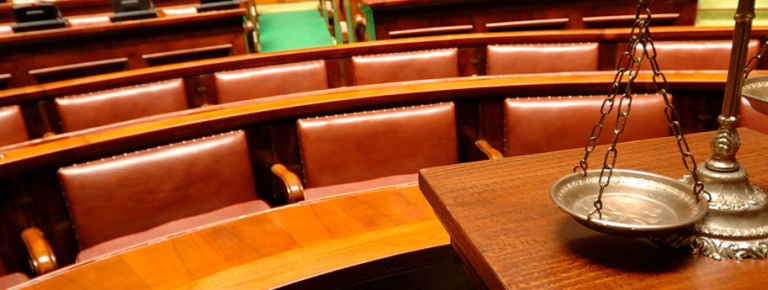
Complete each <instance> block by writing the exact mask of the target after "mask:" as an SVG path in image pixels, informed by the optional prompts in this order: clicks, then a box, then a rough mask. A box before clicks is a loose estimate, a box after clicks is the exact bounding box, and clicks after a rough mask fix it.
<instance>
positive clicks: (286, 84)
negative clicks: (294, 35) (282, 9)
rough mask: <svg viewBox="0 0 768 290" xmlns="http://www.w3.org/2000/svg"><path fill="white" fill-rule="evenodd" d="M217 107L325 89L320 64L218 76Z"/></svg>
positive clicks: (324, 74)
mask: <svg viewBox="0 0 768 290" xmlns="http://www.w3.org/2000/svg"><path fill="white" fill-rule="evenodd" d="M215 76H216V90H217V91H218V97H219V103H230V102H236V101H242V100H248V99H256V98H263V97H270V96H277V95H284V94H292V93H298V92H306V91H314V90H322V89H327V88H328V79H327V75H326V71H325V62H324V61H322V60H316V61H309V62H300V63H291V64H286V65H275V66H267V67H259V68H253V69H245V70H237V71H227V72H217V73H216V74H215Z"/></svg>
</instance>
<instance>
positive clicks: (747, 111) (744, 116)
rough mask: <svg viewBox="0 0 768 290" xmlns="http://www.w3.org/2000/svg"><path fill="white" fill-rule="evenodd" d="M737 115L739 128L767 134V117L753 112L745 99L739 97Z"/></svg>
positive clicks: (755, 111) (753, 109)
mask: <svg viewBox="0 0 768 290" xmlns="http://www.w3.org/2000/svg"><path fill="white" fill-rule="evenodd" d="M739 115H740V116H741V118H740V119H739V127H746V128H750V129H752V130H755V131H758V132H761V133H763V134H768V115H765V114H763V113H760V112H758V111H757V110H755V108H753V107H752V105H751V104H750V103H749V100H747V98H745V97H741V104H740V106H739Z"/></svg>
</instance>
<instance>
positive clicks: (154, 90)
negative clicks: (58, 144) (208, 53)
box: [55, 79, 189, 132]
mask: <svg viewBox="0 0 768 290" xmlns="http://www.w3.org/2000/svg"><path fill="white" fill-rule="evenodd" d="M55 103H56V109H57V110H58V112H59V116H60V117H61V127H62V129H63V130H64V131H65V132H71V131H76V130H81V129H86V128H91V127H96V126H101V125H107V124H112V123H117V122H122V121H127V120H131V119H136V118H141V117H146V116H152V115H157V114H162V113H168V112H174V111H181V110H185V109H187V108H189V107H188V105H187V97H186V93H185V91H184V82H183V81H182V79H173V80H168V81H163V82H157V83H150V84H143V85H138V86H133V87H124V88H119V89H114V90H108V91H101V92H95V93H88V94H83V95H77V96H68V97H61V98H56V100H55Z"/></svg>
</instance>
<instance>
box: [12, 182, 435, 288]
mask: <svg viewBox="0 0 768 290" xmlns="http://www.w3.org/2000/svg"><path fill="white" fill-rule="evenodd" d="M448 243H449V239H448V234H447V233H446V232H445V230H444V229H443V228H442V226H441V225H440V223H439V222H438V221H437V219H436V218H435V215H434V213H433V211H432V209H431V208H430V206H429V204H428V203H427V201H426V200H425V199H424V197H423V196H422V194H421V192H420V191H419V189H418V187H417V186H416V184H408V185H402V186H395V187H388V188H381V189H375V190H370V191H365V192H357V193H350V194H346V195H341V196H336V197H331V198H328V199H322V200H315V201H310V202H302V203H298V204H294V205H288V206H284V207H280V208H275V209H272V210H270V211H267V212H262V213H257V214H253V215H249V216H244V217H240V218H236V219H233V220H228V221H223V222H221V223H217V224H213V225H208V226H204V227H201V228H198V229H193V230H190V231H188V232H184V233H179V234H177V235H174V236H171V237H168V238H164V239H158V240H155V241H152V242H149V243H147V244H145V245H139V246H136V247H134V248H132V249H127V250H124V251H120V252H115V253H112V254H109V255H105V256H102V257H99V258H96V259H94V260H88V261H84V262H80V263H77V264H75V265H73V266H69V267H65V268H62V269H60V270H57V271H55V272H52V273H49V274H46V275H43V276H40V277H38V278H36V279H33V280H31V281H30V282H28V283H26V284H22V285H20V287H19V288H21V289H58V290H61V289H149V288H151V289H180V288H181V289H188V288H194V289H270V288H275V287H279V286H283V285H286V284H289V283H293V282H296V281H300V280H302V279H306V278H309V277H313V276H317V275H320V274H324V273H328V272H331V271H334V270H339V269H343V268H346V267H349V266H353V265H359V264H363V263H367V262H371V261H375V260H378V259H382V258H387V257H391V256H394V255H399V254H404V253H409V252H414V251H420V250H425V249H430V248H435V247H443V246H447V245H448Z"/></svg>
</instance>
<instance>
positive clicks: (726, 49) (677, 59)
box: [618, 39, 760, 72]
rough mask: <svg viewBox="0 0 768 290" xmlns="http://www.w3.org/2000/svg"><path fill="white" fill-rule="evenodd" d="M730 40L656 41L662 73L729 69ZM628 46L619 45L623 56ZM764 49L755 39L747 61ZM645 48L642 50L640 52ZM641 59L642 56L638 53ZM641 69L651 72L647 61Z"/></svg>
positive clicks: (749, 47) (655, 45)
mask: <svg viewBox="0 0 768 290" xmlns="http://www.w3.org/2000/svg"><path fill="white" fill-rule="evenodd" d="M732 45H733V43H732V41H730V40H710V41H654V43H653V46H654V47H655V48H656V61H657V62H658V63H659V69H660V70H661V72H664V71H666V70H728V66H729V65H730V62H731V46H732ZM626 49H627V47H626V46H622V45H619V54H618V55H619V56H621V53H623V52H624V51H626ZM759 50H760V42H759V41H758V40H755V39H752V40H750V41H749V45H748V48H747V59H749V58H751V57H752V56H754V55H756V54H757V52H758V51H759ZM641 51H642V48H640V47H638V48H637V52H638V53H640V52H641ZM638 56H639V54H638ZM640 69H641V70H650V69H651V64H650V62H649V61H648V59H647V58H645V59H643V63H642V64H641V65H640Z"/></svg>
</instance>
